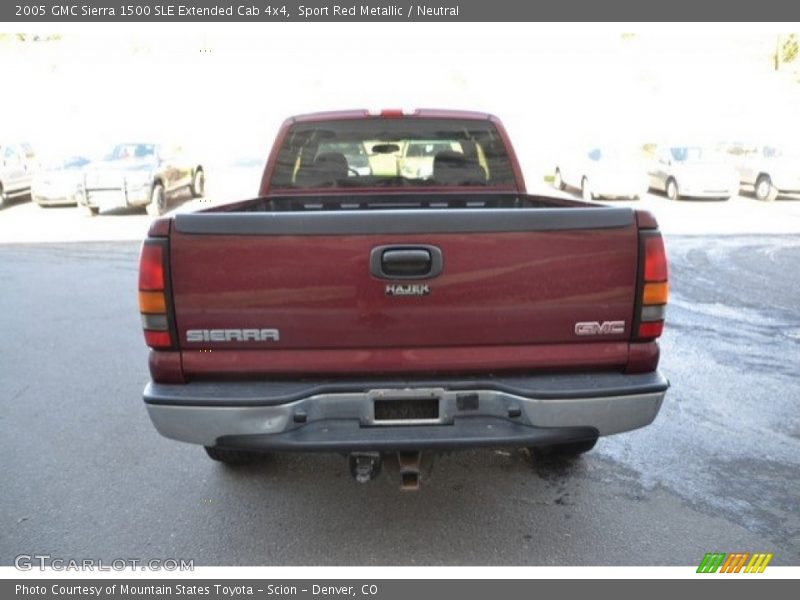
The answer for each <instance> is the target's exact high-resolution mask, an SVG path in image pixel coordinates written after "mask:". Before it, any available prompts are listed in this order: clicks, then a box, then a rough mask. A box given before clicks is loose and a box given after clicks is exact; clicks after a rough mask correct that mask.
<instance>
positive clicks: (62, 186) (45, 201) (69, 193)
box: [31, 156, 89, 206]
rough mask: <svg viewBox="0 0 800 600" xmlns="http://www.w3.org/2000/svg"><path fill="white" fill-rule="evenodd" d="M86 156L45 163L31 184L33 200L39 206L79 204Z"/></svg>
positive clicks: (86, 160) (86, 161) (86, 163)
mask: <svg viewBox="0 0 800 600" xmlns="http://www.w3.org/2000/svg"><path fill="white" fill-rule="evenodd" d="M88 164H89V159H88V158H86V157H85V156H70V157H67V158H60V159H57V160H53V161H50V162H48V163H45V164H44V165H43V167H42V168H41V169H39V171H37V172H36V175H34V177H33V182H32V183H31V199H32V200H33V201H34V202H35V203H36V204H38V205H39V206H68V205H75V204H77V203H78V200H79V199H80V195H81V185H82V183H83V169H84V167H85V166H86V165H88Z"/></svg>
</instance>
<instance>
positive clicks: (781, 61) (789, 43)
mask: <svg viewBox="0 0 800 600" xmlns="http://www.w3.org/2000/svg"><path fill="white" fill-rule="evenodd" d="M798 54H800V42H798V40H797V35H795V34H794V33H790V34H788V35H780V34H778V35H777V36H776V37H775V54H773V56H772V58H773V63H774V66H775V70H776V71H780V68H781V66H782V65H785V64H789V63H792V62H794V61H795V59H797V56H798Z"/></svg>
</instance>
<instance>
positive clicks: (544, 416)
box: [139, 110, 668, 489]
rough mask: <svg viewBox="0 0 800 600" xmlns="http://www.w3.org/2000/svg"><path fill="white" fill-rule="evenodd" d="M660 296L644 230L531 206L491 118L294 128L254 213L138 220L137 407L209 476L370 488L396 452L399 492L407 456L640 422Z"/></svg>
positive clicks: (646, 226) (636, 221) (243, 209)
mask: <svg viewBox="0 0 800 600" xmlns="http://www.w3.org/2000/svg"><path fill="white" fill-rule="evenodd" d="M412 142H413V143H414V144H417V145H422V146H424V148H419V149H415V151H414V153H413V154H414V157H413V160H414V161H415V162H414V165H413V168H404V165H403V160H404V157H405V156H407V154H408V153H405V152H404V150H405V148H406V146H407V145H408V144H410V143H412ZM428 151H430V152H428ZM426 153H427V157H426ZM426 161H428V162H429V164H428V163H427V162H426ZM667 294H668V290H667V261H666V254H665V250H664V244H663V241H662V238H661V235H660V233H659V231H658V228H657V225H656V222H655V220H654V218H653V217H652V216H651V215H650V214H649V213H647V212H644V211H640V210H636V211H634V210H632V209H630V208H627V207H609V206H603V205H599V204H594V203H586V202H581V201H577V200H565V199H561V198H552V197H544V196H535V195H529V194H526V191H525V184H524V181H523V178H522V174H521V170H520V167H519V164H518V162H517V159H516V157H515V154H514V150H513V148H512V146H511V144H510V142H509V139H508V136H507V134H506V131H505V129H504V128H503V126H502V124H501V123H500V121H499V120H498V119H497V118H496V117H493V116H491V115H487V114H480V113H471V112H460V111H459V112H455V111H439V110H418V111H415V112H413V113H404V112H402V111H395V110H387V111H382V112H380V113H377V114H374V113H370V112H367V111H348V112H336V113H318V114H312V115H305V116H299V117H294V118H291V119H289V120H287V121H286V122H285V123H284V124H283V126H282V128H281V129H280V131H279V133H278V136H277V140H276V142H275V144H274V146H273V148H272V152H271V154H270V156H269V159H268V161H267V164H266V167H265V169H264V174H263V178H262V182H261V189H260V191H259V195H258V197H257V198H254V199H251V200H246V201H240V202H236V203H232V204H227V205H223V206H217V207H213V208H209V209H207V210H203V211H200V212H196V213H189V214H178V215H175V216H172V217H167V218H162V219H159V220H157V221H154V222H153V224H152V226H151V228H150V231H149V236H148V238H147V239H146V240H145V241H144V244H143V246H142V251H141V259H140V272H139V304H140V310H141V314H142V323H143V327H144V336H145V340H146V343H147V345H148V346H149V347H150V348H151V352H150V359H149V366H150V372H151V375H152V382H151V383H149V384H148V385H147V387H146V388H145V391H144V401H145V403H146V406H147V409H148V412H149V414H150V417H151V419H152V421H153V423H154V424H155V427H156V428H157V429H158V431H159V432H161V433H162V434H163V435H165V436H167V437H169V438H173V439H176V440H182V441H186V442H192V443H196V444H201V445H203V446H205V448H206V451H207V452H208V454H209V456H210V457H211V458H213V459H215V460H220V461H223V462H225V463H240V462H245V461H249V460H252V459H254V458H257V457H258V456H259V455H260V454H262V453H265V452H283V451H330V452H339V453H343V454H345V455H347V456H349V459H350V468H351V471H352V473H353V475H354V476H355V477H356V478H357V479H358V480H359V481H366V480H369V479H371V478H372V477H374V476H375V474H376V473H377V472H378V471H379V469H380V466H381V458H382V457H383V456H385V455H386V454H387V453H388V454H395V453H396V454H397V456H398V459H399V465H400V473H401V475H402V486H403V487H404V488H406V489H414V488H416V487H417V486H418V484H419V464H420V456H421V453H422V452H423V451H432V452H435V451H440V450H452V449H460V448H473V447H500V446H516V447H526V448H530V449H531V451H532V452H534V453H561V454H568V455H570V454H571V455H575V454H579V453H581V452H585V451H587V450H589V449H591V448H592V447H593V446H594V444H595V442H596V440H597V438H598V436H601V435H609V434H614V433H619V432H623V431H628V430H631V429H636V428H638V427H642V426H644V425H647V424H649V423H650V422H651V421H652V420H653V419H654V418H655V416H656V414H657V413H658V410H659V408H660V406H661V403H662V400H663V398H664V394H665V392H666V390H667V387H668V382H667V380H666V379H665V378H664V377H663V376H662V375H661V374H660V373H658V372H657V370H656V367H657V364H658V358H659V349H658V344H657V342H656V338H658V337H659V336H660V335H661V332H662V328H663V323H664V313H665V307H666V302H667Z"/></svg>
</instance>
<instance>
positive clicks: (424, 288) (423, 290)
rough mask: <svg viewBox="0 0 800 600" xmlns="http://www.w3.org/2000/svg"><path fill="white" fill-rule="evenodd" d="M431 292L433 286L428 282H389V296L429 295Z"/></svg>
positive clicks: (387, 288)
mask: <svg viewBox="0 0 800 600" xmlns="http://www.w3.org/2000/svg"><path fill="white" fill-rule="evenodd" d="M430 293H431V288H430V286H429V285H428V284H426V283H409V284H401V283H387V284H386V295H387V296H427V295H428V294H430Z"/></svg>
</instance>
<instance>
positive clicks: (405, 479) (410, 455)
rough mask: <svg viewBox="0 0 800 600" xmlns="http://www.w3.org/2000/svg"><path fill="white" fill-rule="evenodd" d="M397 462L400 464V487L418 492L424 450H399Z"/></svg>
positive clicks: (405, 490)
mask: <svg viewBox="0 0 800 600" xmlns="http://www.w3.org/2000/svg"><path fill="white" fill-rule="evenodd" d="M397 463H398V464H399V465H400V489H401V490H402V491H404V492H416V491H417V490H418V489H419V482H420V472H419V471H420V464H421V463H422V452H398V453H397Z"/></svg>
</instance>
